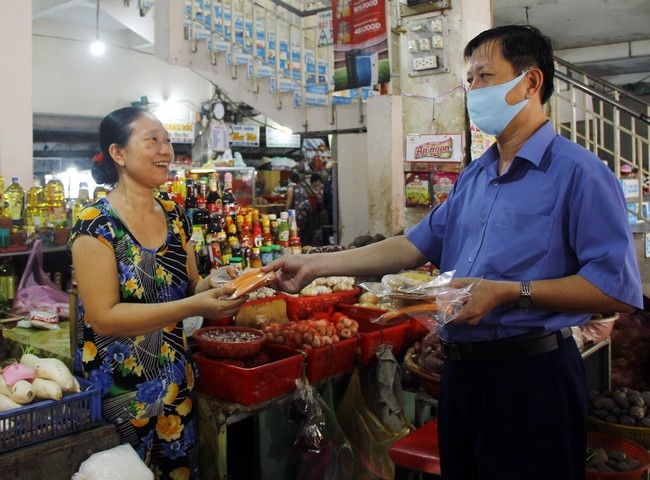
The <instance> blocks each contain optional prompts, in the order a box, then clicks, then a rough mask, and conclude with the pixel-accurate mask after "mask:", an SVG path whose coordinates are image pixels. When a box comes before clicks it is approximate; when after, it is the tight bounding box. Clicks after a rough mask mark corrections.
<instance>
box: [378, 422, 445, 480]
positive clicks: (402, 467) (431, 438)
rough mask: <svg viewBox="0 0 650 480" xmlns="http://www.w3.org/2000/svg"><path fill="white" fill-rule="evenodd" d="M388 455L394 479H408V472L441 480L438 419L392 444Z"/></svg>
mask: <svg viewBox="0 0 650 480" xmlns="http://www.w3.org/2000/svg"><path fill="white" fill-rule="evenodd" d="M388 454H389V455H390V458H391V460H393V462H395V467H396V468H395V479H398V478H410V474H409V472H410V473H414V472H418V473H420V474H422V473H424V474H429V475H433V477H429V478H441V477H440V452H439V451H438V419H437V418H434V419H433V420H430V421H428V422H427V423H425V424H424V425H422V426H421V427H420V428H418V429H416V430H414V431H412V432H411V433H409V434H408V435H407V436H405V437H404V438H402V439H400V440H398V441H396V442H395V443H393V445H392V446H391V447H390V449H389V450H388Z"/></svg>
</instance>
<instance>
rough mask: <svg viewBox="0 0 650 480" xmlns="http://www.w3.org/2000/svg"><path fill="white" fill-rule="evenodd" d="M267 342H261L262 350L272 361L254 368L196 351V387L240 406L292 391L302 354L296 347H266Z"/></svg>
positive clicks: (300, 370)
mask: <svg viewBox="0 0 650 480" xmlns="http://www.w3.org/2000/svg"><path fill="white" fill-rule="evenodd" d="M267 345H268V344H264V345H262V349H263V350H264V351H265V352H266V353H267V354H268V355H269V357H270V358H271V363H267V364H266V365H261V366H259V367H254V368H242V367H236V366H234V365H228V364H226V363H221V362H218V361H216V360H214V359H211V358H209V357H206V356H205V355H203V354H202V353H195V354H194V360H195V361H196V364H197V366H198V368H199V376H198V377H197V379H196V388H197V390H198V391H199V392H203V393H207V394H209V395H214V396H215V397H219V398H223V399H224V400H228V401H230V402H235V403H240V404H242V405H253V404H255V403H260V402H263V401H265V400H268V399H271V398H273V397H277V396H280V395H284V394H286V393H290V392H292V391H294V390H295V388H296V379H298V378H301V377H302V365H303V356H302V354H300V353H299V352H298V351H296V350H295V349H294V350H284V351H283V350H278V349H268V348H266V347H267Z"/></svg>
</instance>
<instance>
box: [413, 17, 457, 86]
mask: <svg viewBox="0 0 650 480" xmlns="http://www.w3.org/2000/svg"><path fill="white" fill-rule="evenodd" d="M403 20H404V30H405V34H406V44H407V46H408V51H407V52H406V55H407V56H408V59H407V62H406V64H407V65H408V69H409V76H410V77H427V76H431V75H436V74H440V73H445V72H449V48H448V40H449V29H448V22H447V20H448V19H447V15H446V14H444V13H435V14H432V13H429V14H424V15H417V16H412V17H408V18H404V19H403Z"/></svg>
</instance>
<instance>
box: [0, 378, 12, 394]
mask: <svg viewBox="0 0 650 480" xmlns="http://www.w3.org/2000/svg"><path fill="white" fill-rule="evenodd" d="M0 395H6V396H7V397H9V396H11V387H10V386H9V385H7V382H5V379H4V377H3V376H2V375H0Z"/></svg>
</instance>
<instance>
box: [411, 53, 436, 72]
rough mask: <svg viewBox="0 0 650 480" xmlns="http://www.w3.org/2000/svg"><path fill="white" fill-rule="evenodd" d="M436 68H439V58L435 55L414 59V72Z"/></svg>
mask: <svg viewBox="0 0 650 480" xmlns="http://www.w3.org/2000/svg"><path fill="white" fill-rule="evenodd" d="M435 68H438V57H436V56H435V55H428V56H426V57H419V58H414V59H413V70H414V71H416V72H419V71H421V70H432V69H435Z"/></svg>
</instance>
